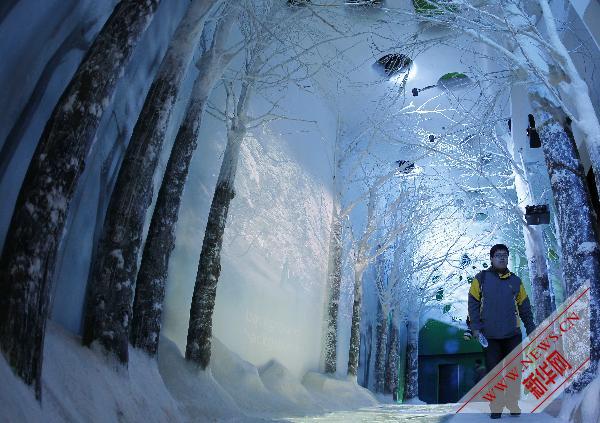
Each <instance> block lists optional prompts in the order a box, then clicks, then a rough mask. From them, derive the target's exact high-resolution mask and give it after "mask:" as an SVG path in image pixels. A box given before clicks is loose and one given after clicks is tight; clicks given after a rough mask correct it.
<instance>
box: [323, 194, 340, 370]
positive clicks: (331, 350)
mask: <svg viewBox="0 0 600 423" xmlns="http://www.w3.org/2000/svg"><path fill="white" fill-rule="evenodd" d="M331 220H332V223H331V235H330V239H329V272H328V275H327V279H328V286H329V290H328V295H329V297H328V300H327V328H326V332H325V345H324V348H325V354H324V355H325V373H330V374H333V373H335V371H336V368H337V318H338V310H339V302H340V286H341V283H342V221H341V219H340V216H339V214H338V210H337V205H335V204H334V210H333V214H332V217H331Z"/></svg>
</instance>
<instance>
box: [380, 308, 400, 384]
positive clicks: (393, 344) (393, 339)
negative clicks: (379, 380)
mask: <svg viewBox="0 0 600 423" xmlns="http://www.w3.org/2000/svg"><path fill="white" fill-rule="evenodd" d="M391 320H392V321H391V323H390V329H389V330H390V335H389V336H390V348H389V352H388V355H387V360H386V365H385V387H384V390H383V392H384V393H385V394H392V395H393V394H394V393H395V392H396V390H397V389H398V366H399V364H400V363H399V355H398V328H397V327H396V325H395V324H394V319H391Z"/></svg>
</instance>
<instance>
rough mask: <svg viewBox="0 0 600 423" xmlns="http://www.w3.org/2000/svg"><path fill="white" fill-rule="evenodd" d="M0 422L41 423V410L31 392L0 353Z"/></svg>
mask: <svg viewBox="0 0 600 423" xmlns="http://www.w3.org/2000/svg"><path fill="white" fill-rule="evenodd" d="M0 380H1V381H2V383H0V404H1V405H2V406H0V421H3V422H41V421H42V409H41V408H40V404H39V403H38V402H37V401H36V400H35V398H34V394H33V390H32V389H30V388H29V387H28V386H27V385H25V384H24V383H23V381H22V380H21V379H20V378H18V377H17V376H15V374H14V373H13V371H12V370H11V368H10V366H9V365H8V363H7V362H6V359H5V358H4V355H3V354H1V353H0Z"/></svg>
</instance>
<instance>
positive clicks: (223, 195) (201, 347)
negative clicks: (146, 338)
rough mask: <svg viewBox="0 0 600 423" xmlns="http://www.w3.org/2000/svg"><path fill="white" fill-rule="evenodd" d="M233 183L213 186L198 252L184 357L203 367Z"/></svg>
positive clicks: (205, 360) (209, 344) (208, 359)
mask: <svg viewBox="0 0 600 423" xmlns="http://www.w3.org/2000/svg"><path fill="white" fill-rule="evenodd" d="M234 196H235V193H234V190H233V186H232V185H230V184H227V183H220V184H218V185H217V187H216V189H215V195H214V197H213V201H212V204H211V206H210V212H209V214H208V223H207V225H206V232H205V234H204V242H203V243H202V251H201V253H200V263H199V265H198V273H197V276H196V284H195V286H194V295H193V297H192V307H191V309H190V325H189V329H188V336H187V346H186V350H185V357H186V358H187V359H188V360H190V361H192V362H194V363H196V364H198V365H199V366H200V367H201V368H202V369H205V368H206V366H208V363H209V362H210V347H211V336H212V315H213V310H214V308H215V298H216V295H217V282H218V281H219V276H220V274H221V248H222V246H223V233H224V232H225V224H226V223H227V214H228V212H229V204H230V203H231V200H232V199H233V197H234Z"/></svg>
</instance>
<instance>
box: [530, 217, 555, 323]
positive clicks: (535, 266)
mask: <svg viewBox="0 0 600 423" xmlns="http://www.w3.org/2000/svg"><path fill="white" fill-rule="evenodd" d="M523 233H524V235H525V254H526V255H527V263H528V265H529V279H530V282H531V296H532V297H533V298H532V300H533V301H532V302H533V311H534V318H535V324H536V325H540V324H541V323H542V322H543V321H544V320H546V318H547V317H548V316H550V313H552V296H551V294H550V278H549V276H548V265H547V262H546V254H545V245H544V233H543V231H542V229H541V228H540V227H537V226H529V225H525V226H524V227H523Z"/></svg>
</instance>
